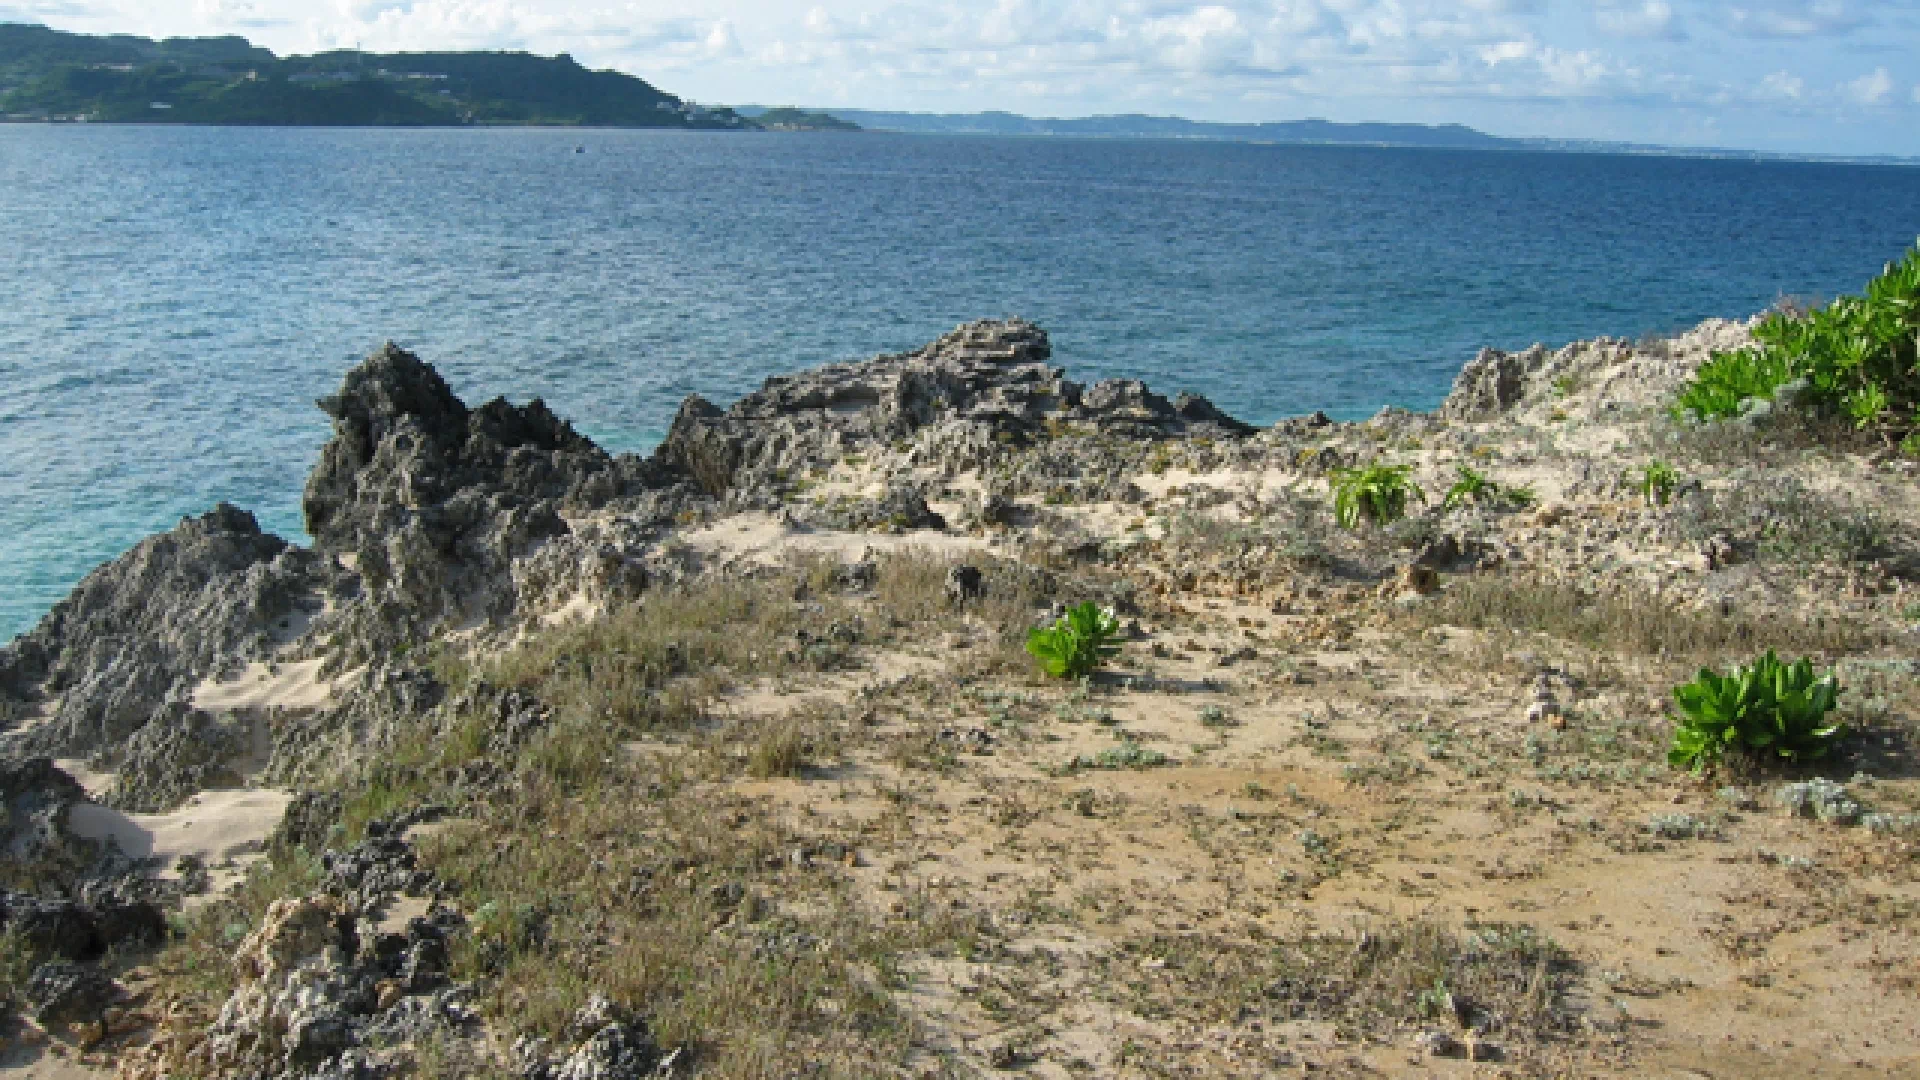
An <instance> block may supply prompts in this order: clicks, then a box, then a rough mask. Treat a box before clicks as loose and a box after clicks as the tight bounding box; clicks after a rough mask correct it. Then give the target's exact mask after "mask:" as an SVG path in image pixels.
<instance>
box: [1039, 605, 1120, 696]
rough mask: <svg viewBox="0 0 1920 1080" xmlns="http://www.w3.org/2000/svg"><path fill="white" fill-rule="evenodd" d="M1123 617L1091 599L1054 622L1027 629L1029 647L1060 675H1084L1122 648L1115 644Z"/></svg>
mask: <svg viewBox="0 0 1920 1080" xmlns="http://www.w3.org/2000/svg"><path fill="white" fill-rule="evenodd" d="M1119 634H1120V620H1119V618H1118V617H1117V616H1115V615H1114V613H1113V612H1112V610H1110V609H1103V608H1101V607H1100V606H1099V605H1098V604H1095V603H1094V602H1093V601H1091V600H1089V601H1087V602H1086V603H1083V604H1077V605H1075V606H1073V607H1070V608H1068V609H1067V612H1066V614H1065V615H1062V616H1061V617H1060V618H1059V620H1058V621H1056V622H1055V623H1054V624H1053V625H1052V626H1047V627H1039V628H1036V629H1033V630H1029V631H1027V651H1028V652H1029V653H1032V654H1033V657H1034V659H1036V660H1038V661H1040V666H1041V668H1042V669H1044V670H1045V671H1046V673H1047V674H1049V675H1052V676H1053V677H1055V678H1057V679H1084V678H1086V677H1087V676H1088V675H1091V674H1093V671H1094V669H1095V668H1097V667H1099V666H1100V664H1101V663H1102V662H1103V661H1105V660H1108V659H1111V658H1112V657H1114V656H1115V655H1117V654H1118V653H1119V652H1120V647H1119V646H1118V645H1115V644H1113V640H1114V638H1116V637H1118V636H1119Z"/></svg>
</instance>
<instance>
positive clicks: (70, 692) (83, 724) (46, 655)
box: [0, 503, 323, 757]
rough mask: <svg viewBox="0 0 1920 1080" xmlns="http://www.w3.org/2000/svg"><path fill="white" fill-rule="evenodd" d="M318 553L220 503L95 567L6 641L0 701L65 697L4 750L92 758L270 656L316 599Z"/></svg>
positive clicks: (0, 650) (0, 670) (0, 748)
mask: <svg viewBox="0 0 1920 1080" xmlns="http://www.w3.org/2000/svg"><path fill="white" fill-rule="evenodd" d="M322 577H323V573H322V571H321V568H320V565H319V562H318V560H316V559H315V558H314V557H313V555H312V554H311V553H309V552H306V551H304V550H302V549H300V548H297V547H293V546H291V545H289V544H288V543H287V542H286V541H285V540H282V539H280V538H279V537H277V536H273V535H271V534H269V533H263V532H261V531H260V526H259V523H258V522H256V521H255V520H254V518H253V515H252V514H249V513H247V512H246V511H244V510H240V509H237V508H235V507H233V506H230V505H228V504H226V503H221V504H219V505H218V506H216V507H214V508H213V510H211V511H209V512H208V513H206V514H202V515H200V516H199V517H188V518H183V519H182V520H181V522H180V524H179V525H178V526H177V527H175V528H174V529H172V530H170V531H168V532H164V533H158V534H156V535H154V536H150V537H148V538H147V539H145V540H142V541H140V543H138V544H136V545H134V547H133V549H132V550H131V551H129V552H127V553H126V554H125V555H122V556H120V557H119V558H117V559H115V560H113V561H112V562H109V563H106V564H105V565H103V566H101V567H100V568H98V569H96V570H95V571H93V572H92V573H91V574H88V575H87V576H86V578H85V579H84V580H82V581H81V582H80V584H79V585H78V586H77V587H76V588H75V589H74V590H73V592H72V593H71V594H69V595H68V596H67V598H66V599H64V600H62V601H60V602H59V603H58V604H56V605H54V608H53V610H52V611H51V612H49V613H48V614H47V616H46V618H44V619H42V620H41V621H40V624H39V625H38V626H36V627H35V628H34V629H33V630H31V631H29V632H28V633H26V634H23V635H21V636H20V637H19V638H17V639H15V640H14V641H13V643H12V644H9V645H7V646H5V647H4V648H0V697H12V698H13V699H14V700H16V701H29V700H34V699H40V698H45V699H55V698H57V700H58V703H57V705H56V706H55V708H54V710H53V712H52V715H51V716H50V717H48V718H47V720H46V721H45V722H44V723H41V724H37V725H35V726H34V727H32V728H29V729H27V730H24V731H21V732H16V733H13V734H12V735H11V736H10V737H9V742H8V743H7V744H6V745H0V751H6V750H11V751H12V752H13V753H15V754H32V753H45V754H56V755H58V754H66V755H72V756H76V757H86V756H91V755H93V754H95V753H98V752H101V751H103V750H106V749H109V748H116V747H117V746H118V745H119V743H120V741H121V740H123V739H125V738H126V737H127V736H128V735H130V734H132V733H133V732H135V731H137V730H139V729H140V728H141V727H143V726H145V725H146V724H147V723H148V721H150V720H151V719H152V718H153V716H154V715H155V713H156V712H157V711H158V710H160V708H161V707H162V705H163V704H164V703H165V702H166V701H167V700H168V699H169V698H171V697H176V696H184V695H185V694H186V693H188V692H189V691H190V690H191V689H192V687H193V685H194V684H196V683H197V682H198V681H199V680H200V679H202V678H205V677H206V676H209V675H212V674H215V673H217V672H221V671H224V670H228V669H230V668H232V667H234V666H236V665H238V664H241V663H244V662H245V661H246V660H249V659H258V658H264V657H265V656H267V655H268V654H269V653H270V652H271V651H272V649H273V648H274V646H275V643H276V635H277V634H279V633H281V632H283V631H284V630H285V629H286V628H288V627H290V626H291V625H292V622H293V620H294V619H295V618H296V616H298V615H299V614H300V611H301V609H302V607H303V606H306V605H309V604H311V605H313V606H317V605H318V600H317V599H315V598H314V594H315V592H316V589H317V587H318V586H319V584H320V582H321V579H322Z"/></svg>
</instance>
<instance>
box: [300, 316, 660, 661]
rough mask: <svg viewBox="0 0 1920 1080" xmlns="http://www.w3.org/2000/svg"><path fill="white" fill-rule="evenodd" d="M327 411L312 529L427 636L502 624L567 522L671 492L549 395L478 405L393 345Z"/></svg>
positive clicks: (374, 598) (311, 488)
mask: <svg viewBox="0 0 1920 1080" xmlns="http://www.w3.org/2000/svg"><path fill="white" fill-rule="evenodd" d="M319 404H320V408H321V409H322V410H323V411H324V412H326V413H327V415H328V416H330V417H332V418H333V429H334V434H333V438H332V440H331V441H329V442H328V443H327V445H326V446H325V447H324V448H323V449H322V451H321V455H320V462H319V464H318V465H317V466H316V467H315V469H314V471H313V474H312V475H311V476H310V477H309V478H308V480H307V487H306V494H305V497H304V499H303V502H302V506H303V509H304V511H305V515H306V525H307V531H308V532H309V533H311V534H312V535H313V537H314V546H315V548H316V550H318V551H319V552H321V553H322V554H323V555H326V556H328V557H330V558H343V559H345V560H347V561H348V562H350V563H351V565H352V567H353V569H354V571H355V572H356V573H357V574H358V575H359V577H360V579H361V582H362V587H363V588H364V590H365V591H366V593H367V596H366V597H365V598H364V599H363V601H362V605H361V606H362V607H367V606H369V605H372V606H375V607H378V608H381V609H382V610H381V611H380V614H382V615H385V616H397V617H398V618H400V619H401V620H403V621H405V622H407V623H409V624H411V626H410V628H411V629H413V630H417V631H419V632H422V633H424V632H427V631H430V630H431V629H432V628H433V627H434V626H435V625H436V624H437V623H439V622H440V621H443V620H445V619H449V618H466V617H473V616H481V617H485V618H489V619H497V618H500V617H503V616H504V615H506V614H507V613H509V612H511V610H512V609H513V607H514V605H515V599H516V596H515V588H514V576H513V573H512V569H513V564H514V562H515V560H517V559H520V558H523V557H525V556H527V555H529V554H530V553H531V552H532V551H533V550H534V549H535V548H536V547H538V546H539V545H541V544H542V543H544V542H547V541H550V540H553V539H556V538H559V537H565V536H567V535H569V534H570V533H571V529H570V528H569V526H568V524H567V522H566V516H567V515H569V514H576V513H581V512H584V511H587V510H591V509H595V508H598V507H602V506H605V505H606V504H608V503H609V502H611V501H613V500H614V499H616V498H618V497H620V496H622V495H624V494H629V493H632V492H635V491H638V490H640V489H643V488H646V487H650V486H660V485H661V484H662V483H663V482H664V478H663V477H661V476H659V475H658V474H659V470H658V469H657V468H656V467H654V466H650V465H649V464H648V463H646V462H644V461H642V460H640V459H639V458H635V457H631V456H624V457H620V458H615V457H613V456H611V455H609V454H608V453H607V452H606V451H604V450H602V449H600V448H599V447H598V446H596V445H594V443H593V442H592V440H590V439H587V438H586V437H585V436H583V435H581V434H579V433H578V432H576V431H574V430H573V428H572V427H571V426H570V425H569V424H568V423H567V422H566V421H564V420H561V419H560V418H559V417H557V416H555V415H554V414H553V412H552V411H551V410H549V409H548V408H547V407H546V405H545V404H544V403H543V402H541V401H540V400H538V399H535V400H534V401H531V402H529V403H528V404H526V405H524V406H514V405H510V404H508V403H507V402H506V400H505V399H501V398H496V399H494V400H493V401H490V402H488V403H487V404H485V405H482V406H480V407H479V408H477V409H469V408H468V407H467V406H466V405H465V403H463V402H462V401H461V400H460V399H459V398H457V397H455V396H454V394H453V392H452V390H450V389H449V388H448V387H447V384H446V382H445V381H444V380H442V379H441V378H440V375H439V373H438V372H436V371H435V370H434V369H433V367H432V366H431V365H429V364H427V363H425V362H424V361H422V360H420V358H419V357H417V356H415V355H413V354H412V353H410V352H407V351H406V350H404V349H401V348H399V347H397V346H394V345H387V346H386V347H384V348H382V349H380V350H379V351H377V352H375V353H374V354H373V355H372V356H370V357H368V358H367V359H366V360H365V361H364V362H363V363H361V364H360V365H359V366H357V367H355V368H354V369H353V370H351V371H349V372H348V373H347V375H346V377H345V379H344V380H343V381H342V383H341V386H340V390H339V391H338V392H337V393H335V394H332V395H329V396H327V397H325V398H322V399H320V402H319ZM476 606H477V607H478V608H479V609H480V610H470V609H471V608H473V607H476ZM375 644H376V645H377V642H376V643H375Z"/></svg>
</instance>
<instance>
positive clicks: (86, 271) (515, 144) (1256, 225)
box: [0, 126, 1920, 638]
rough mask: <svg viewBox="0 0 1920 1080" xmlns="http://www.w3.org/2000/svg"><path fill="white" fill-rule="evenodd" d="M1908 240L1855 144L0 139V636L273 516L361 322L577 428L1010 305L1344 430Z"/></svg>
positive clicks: (1756, 299) (1253, 407) (251, 132)
mask: <svg viewBox="0 0 1920 1080" xmlns="http://www.w3.org/2000/svg"><path fill="white" fill-rule="evenodd" d="M578 146H584V148H585V151H586V152H585V153H576V152H575V151H576V147H578ZM1916 231H1920V170H1915V169H1907V168H1900V167H1894V166H1869V165H1840V164H1798V163H1784V162H1783V163H1754V162H1739V161H1703V160H1680V159H1658V158H1645V157H1615V156H1560V155H1547V154H1522V153H1500V152H1470V151H1441V150H1394V149H1375V148H1333V147H1281V146H1255V145H1230V144H1209V143H1190V142H1150V141H1139V142H1129V141H1113V142H1107V141H1097V142H1096V141H1085V142H1083V141H1066V140H1026V139H993V138H944V137H934V136H888V135H879V134H864V135H848V136H841V135H789V136H773V135H769V136H742V135H710V134H690V133H670V132H614V131H586V132H580V131H570V132H557V131H499V130H484V131H316V130H260V129H196V128H104V127H42V126H0V386H4V393H3V394H0V638H4V637H5V636H7V635H11V634H12V633H15V632H18V631H21V630H24V629H26V628H27V627H28V626H29V625H31V623H32V622H33V621H34V620H36V619H37V618H39V616H40V615H42V614H43V613H44V612H45V611H46V609H47V608H48V607H49V606H50V605H51V604H52V603H53V602H54V601H55V600H56V599H58V598H59V597H60V596H62V595H64V594H65V592H66V591H67V590H68V589H69V588H71V587H72V585H73V584H74V583H75V582H76V581H78V580H79V578H80V577H81V576H82V575H83V574H85V573H86V572H87V571H88V570H89V569H91V568H92V567H93V566H95V565H97V564H98V563H100V562H101V561H103V560H105V559H108V558H111V557H112V556H114V555H116V554H118V553H119V552H121V551H123V550H125V549H126V547H128V546H129V545H130V544H132V543H133V542H134V541H136V540H138V539H139V538H140V537H142V536H144V535H146V534H148V533H150V532H152V531H155V530H158V529H164V528H167V527H170V526H171V525H172V524H173V523H174V522H175V521H176V520H177V519H178V518H179V517H180V515H182V514H186V513H195V512H199V511H201V510H204V509H205V508H207V507H208V506H210V505H211V504H212V503H214V502H215V501H216V500H220V499H226V500H229V501H232V502H235V503H238V504H240V505H242V506H245V507H247V508H249V509H252V510H254V511H256V512H257V513H258V514H259V515H260V518H261V520H262V524H263V525H265V526H267V527H268V528H270V529H273V530H276V531H279V532H281V533H282V534H284V535H287V536H289V537H293V538H299V537H301V535H302V533H301V530H300V521H299V492H300V489H301V486H302V483H303V482H304V479H305V476H306V473H307V471H308V469H309V468H310V467H311V465H312V463H313V461H314V459H315V456H316V454H317V451H318V449H319V447H320V445H321V443H322V442H323V441H324V440H325V439H326V437H327V433H328V429H327V425H326V422H325V418H324V417H322V416H321V414H320V413H319V412H318V411H317V410H316V409H315V408H314V407H313V404H312V402H313V399H314V398H316V397H317V396H319V395H321V394H324V393H327V392H329V391H330V390H331V389H332V388H333V387H334V386H336V385H337V383H338V380H339V377H340V375H341V373H342V372H343V371H344V370H345V369H346V368H347V367H348V366H349V365H350V364H351V363H353V362H354V361H355V360H356V359H357V358H358V357H359V356H361V355H363V354H365V353H366V352H367V351H368V350H369V349H371V348H373V347H374V346H377V345H378V344H379V343H380V342H381V341H383V340H386V339H392V340H396V341H399V342H401V343H403V344H405V345H408V346H409V347H412V348H414V349H416V350H418V351H419V352H420V353H422V354H423V355H424V356H425V357H427V358H428V359H429V360H431V361H432V362H433V363H435V364H437V365H438V366H439V367H440V369H441V370H442V372H443V373H445V374H446V376H447V377H448V379H449V381H450V382H451V383H452V384H453V386H454V388H455V389H456V391H458V392H459V393H461V394H462V395H463V396H465V397H467V398H468V399H469V400H470V401H478V400H482V399H485V398H487V397H491V396H494V395H496V394H504V395H507V396H509V397H511V398H514V399H515V400H521V399H525V398H528V397H533V396H542V397H545V398H546V399H547V401H548V402H549V403H550V404H551V405H552V406H553V407H554V409H555V410H557V411H558V412H559V413H560V414H561V415H563V416H566V417H568V418H570V419H572V420H573V421H574V423H575V424H576V425H577V426H578V427H579V428H580V429H581V430H582V431H584V432H585V433H587V434H588V435H590V436H592V437H593V438H595V439H597V440H599V441H600V442H601V443H603V444H604V445H606V446H608V447H609V448H611V449H614V450H635V451H645V450H648V449H651V447H652V446H653V445H654V444H655V443H656V442H657V441H658V439H659V437H660V435H661V434H662V432H663V429H664V428H665V426H666V423H667V421H668V420H669V419H670V418H671V416H672V413H673V410H674V408H675V406H676V405H677V404H678V402H679V401H680V399H681V397H682V396H683V395H685V394H687V393H689V392H693V391H698V392H700V393H702V394H704V395H706V396H707V397H709V398H711V399H713V400H715V401H717V402H720V403H722V404H724V403H726V402H728V401H730V400H731V399H732V398H734V397H736V396H738V395H739V394H741V393H743V392H745V391H747V390H749V389H751V388H752V387H754V386H756V385H758V383H759V382H760V380H762V379H763V378H765V377H766V376H767V375H770V374H774V373H778V372H783V371H788V370H792V369H795V368H799V367H803V366H808V365H813V364H818V363H823V362H827V361H832V360H841V359H850V358H857V357H861V356H865V355H868V354H871V353H874V352H877V351H882V350H896V349H901V348H907V347H911V346H914V345H917V344H919V343H921V342H924V341H926V340H928V339H930V338H932V337H934V336H935V335H937V334H939V333H941V332H943V331H945V330H947V329H950V328H951V327H952V326H953V325H955V324H956V323H959V322H961V321H964V320H968V319H973V318H979V317H985V316H999V315H1008V314H1019V315H1025V316H1027V317H1029V318H1032V319H1035V320H1037V321H1039V322H1040V323H1042V324H1043V325H1045V326H1046V327H1047V328H1048V329H1049V330H1050V331H1051V332H1052V334H1053V338H1054V343H1055V349H1056V354H1057V359H1058V362H1060V363H1062V364H1065V365H1067V366H1069V367H1070V368H1071V369H1072V370H1073V372H1074V373H1075V376H1076V377H1078V378H1082V379H1091V378H1095V377H1100V376H1106V375H1130V376H1138V377H1141V378H1144V379H1146V380H1148V381H1149V382H1150V383H1152V384H1153V385H1154V386H1155V387H1156V388H1158V389H1160V390H1163V391H1166V392H1173V391H1177V390H1182V389H1190V390H1196V391H1199V392H1202V393H1205V394H1207V395H1209V396H1210V397H1212V398H1213V399H1214V401H1215V402H1216V403H1218V404H1220V405H1221V406H1223V407H1224V408H1226V409H1227V410H1229V411H1230V412H1233V413H1235V414H1237V415H1239V416H1241V417H1243V418H1246V419H1248V420H1251V421H1256V422H1267V421H1272V420H1274V419H1276V418H1278V417H1281V416H1283V415H1290V414H1295V413H1302V412H1307V411H1311V410H1314V409H1324V410H1326V411H1327V412H1329V413H1332V414H1335V415H1338V416H1346V417H1357V416H1362V415H1366V414H1369V413H1371V412H1373V411H1375V410H1377V409H1378V408H1379V407H1381V406H1382V405H1387V404H1397V405H1404V406H1408V407H1413V408H1426V407H1431V406H1432V405H1434V404H1435V403H1436V402H1438V401H1439V400H1440V398H1441V397H1442V396H1443V395H1444V394H1445V391H1446V389H1447V387H1448V385H1449V384H1450V382H1451V380H1452V377H1453V375H1454V373H1455V372H1456V371H1457V370H1458V368H1459V366H1460V365H1461V363H1463V362H1464V361H1465V360H1466V359H1468V358H1469V357H1470V356H1471V355H1472V354H1473V352H1474V351H1475V350H1476V349H1477V348H1479V347H1480V346H1482V345H1494V346H1500V347H1521V346H1525V345H1527V344H1529V343H1531V342H1534V341H1546V342H1549V343H1560V342H1565V341H1568V340H1572V339H1576V338H1581V337H1588V336H1594V335H1599V334H1613V335H1622V336H1635V335H1639V334H1641V333H1644V332H1648V331H1668V330H1675V329H1679V328H1682V327H1685V326H1688V325H1691V324H1692V323H1694V322H1696V321H1698V320H1699V319H1701V318H1704V317H1707V316H1715V315H1719V316H1735V317H1738V316H1745V315H1748V314H1750V313H1752V312H1754V311H1756V310H1758V309H1760V308H1762V307H1764V306H1765V305H1767V304H1768V303H1770V302H1772V301H1773V300H1774V299H1776V298H1777V297H1779V296H1781V295H1783V294H1784V295H1800V296H1808V295H1815V296H1817V295H1833V294H1835V293H1838V292H1842V291H1851V290H1855V289H1857V288H1858V287H1859V286H1860V285H1861V283H1862V282H1863V281H1865V279H1867V278H1868V277H1870V276H1871V275H1872V274H1873V273H1874V272H1876V271H1877V270H1878V268H1879V267H1880V265H1881V264H1882V263H1883V262H1884V261H1885V260H1887V259H1889V258H1893V257H1895V256H1897V255H1898V254H1899V253H1900V252H1901V250H1902V249H1903V248H1904V247H1905V246H1906V245H1907V244H1909V243H1911V242H1912V241H1913V238H1914V236H1915V233H1916Z"/></svg>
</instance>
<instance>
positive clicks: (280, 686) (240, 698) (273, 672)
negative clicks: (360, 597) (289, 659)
mask: <svg viewBox="0 0 1920 1080" xmlns="http://www.w3.org/2000/svg"><path fill="white" fill-rule="evenodd" d="M321 663H322V661H319V660H301V661H298V662H296V663H283V664H264V663H257V664H248V665H247V669H246V671H244V672H242V673H241V675H240V677H239V678H237V679H232V680H229V681H227V682H215V681H213V680H212V679H208V680H206V681H205V682H202V683H201V684H200V685H199V686H196V687H194V688H193V706H194V708H196V709H205V710H206V711H207V712H235V711H238V710H241V709H266V708H270V707H272V706H275V705H277V706H279V707H281V708H283V709H322V708H325V707H326V706H327V705H329V704H331V703H332V701H333V685H334V684H333V683H332V682H331V681H327V680H323V679H321V678H320V665H321Z"/></svg>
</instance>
